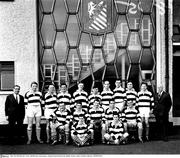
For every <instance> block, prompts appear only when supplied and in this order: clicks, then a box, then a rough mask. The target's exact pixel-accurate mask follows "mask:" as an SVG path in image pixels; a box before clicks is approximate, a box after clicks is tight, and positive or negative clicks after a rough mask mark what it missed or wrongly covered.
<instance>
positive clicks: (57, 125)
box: [50, 99, 142, 146]
mask: <svg viewBox="0 0 180 158" xmlns="http://www.w3.org/2000/svg"><path fill="white" fill-rule="evenodd" d="M127 105H128V106H127V108H125V109H124V111H123V113H120V112H119V109H118V108H116V107H115V103H114V100H111V101H110V104H109V108H107V109H106V111H105V112H104V109H103V108H102V107H101V105H100V101H99V100H98V99H95V100H94V103H93V107H92V108H91V109H90V110H89V112H88V113H87V112H86V110H84V109H83V108H82V104H81V102H76V108H75V110H74V111H72V112H70V111H69V110H67V109H66V108H65V104H64V103H60V104H59V106H58V108H57V109H56V110H55V111H54V114H53V115H52V118H53V120H52V121H50V128H51V140H52V141H53V142H52V145H55V144H57V143H58V142H59V141H61V140H62V137H63V136H64V137H65V139H64V140H65V144H68V143H69V137H70V135H71V138H72V140H73V142H74V144H76V145H78V146H84V145H89V144H93V142H94V139H95V135H94V134H95V131H98V132H100V133H101V140H102V143H107V144H125V143H126V141H127V137H128V128H129V127H136V126H137V127H138V134H139V135H138V136H139V141H141V142H142V123H141V118H140V116H139V112H138V110H137V109H136V108H135V106H134V105H133V102H132V101H128V102H127ZM98 139H99V138H98Z"/></svg>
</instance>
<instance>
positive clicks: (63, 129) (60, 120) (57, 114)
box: [50, 103, 71, 145]
mask: <svg viewBox="0 0 180 158" xmlns="http://www.w3.org/2000/svg"><path fill="white" fill-rule="evenodd" d="M70 119H71V115H70V112H69V111H68V110H67V109H66V108H65V104H64V103H60V104H59V107H58V108H57V109H56V110H55V111H54V116H53V121H52V122H50V128H51V137H52V140H53V142H52V145H55V144H57V143H58V142H60V141H61V140H62V135H64V134H65V138H66V142H65V143H66V144H68V143H69V122H70ZM57 134H59V139H57V137H58V136H57Z"/></svg>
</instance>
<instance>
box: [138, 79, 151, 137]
mask: <svg viewBox="0 0 180 158" xmlns="http://www.w3.org/2000/svg"><path fill="white" fill-rule="evenodd" d="M153 107H154V98H153V95H152V93H151V92H150V91H148V90H147V83H145V82H143V83H141V91H140V92H138V109H139V112H140V116H141V119H142V120H143V121H144V122H145V125H146V139H147V140H149V115H150V113H152V109H153Z"/></svg>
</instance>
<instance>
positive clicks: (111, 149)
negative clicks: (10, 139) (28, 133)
mask: <svg viewBox="0 0 180 158" xmlns="http://www.w3.org/2000/svg"><path fill="white" fill-rule="evenodd" d="M0 154H48V155H51V154H98V155H104V154H114V155H116V154H118V155H119V154H180V135H176V136H170V137H169V141H168V142H164V141H160V140H153V141H148V142H144V143H138V142H135V143H131V144H126V145H102V144H97V145H93V146H87V147H76V146H73V145H63V144H59V145H55V146H51V145H49V144H35V143H34V144H31V145H26V144H23V145H6V144H4V143H2V142H0Z"/></svg>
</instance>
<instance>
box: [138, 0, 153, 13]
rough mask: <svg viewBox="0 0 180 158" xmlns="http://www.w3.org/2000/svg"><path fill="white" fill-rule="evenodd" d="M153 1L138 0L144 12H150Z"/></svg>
mask: <svg viewBox="0 0 180 158" xmlns="http://www.w3.org/2000/svg"><path fill="white" fill-rule="evenodd" d="M153 1H154V0H141V2H139V7H140V9H142V11H143V12H146V13H148V12H151V8H152V5H153Z"/></svg>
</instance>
